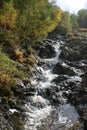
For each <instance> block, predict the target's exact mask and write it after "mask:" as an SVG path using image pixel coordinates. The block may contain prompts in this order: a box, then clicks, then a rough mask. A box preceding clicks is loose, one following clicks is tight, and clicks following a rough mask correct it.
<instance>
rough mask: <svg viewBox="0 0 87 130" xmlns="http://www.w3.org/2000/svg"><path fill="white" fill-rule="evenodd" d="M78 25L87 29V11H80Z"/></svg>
mask: <svg viewBox="0 0 87 130" xmlns="http://www.w3.org/2000/svg"><path fill="white" fill-rule="evenodd" d="M78 24H79V27H80V28H87V9H81V10H79V11H78Z"/></svg>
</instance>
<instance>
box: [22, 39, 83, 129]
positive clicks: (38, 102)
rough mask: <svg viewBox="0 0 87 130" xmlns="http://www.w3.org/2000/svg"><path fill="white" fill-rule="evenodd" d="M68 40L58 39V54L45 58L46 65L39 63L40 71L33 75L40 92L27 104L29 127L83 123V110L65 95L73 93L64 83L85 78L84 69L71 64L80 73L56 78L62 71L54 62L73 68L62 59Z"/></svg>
mask: <svg viewBox="0 0 87 130" xmlns="http://www.w3.org/2000/svg"><path fill="white" fill-rule="evenodd" d="M64 44H65V43H64V42H62V41H60V40H54V41H52V43H51V46H52V47H53V48H54V51H55V53H56V55H55V56H54V57H52V58H45V59H44V58H43V59H42V58H41V59H39V60H40V61H42V65H40V66H37V67H36V70H37V74H35V75H34V76H33V77H32V78H31V85H32V86H34V87H35V89H36V92H35V93H34V96H31V98H30V100H29V102H27V103H26V104H25V106H24V107H25V109H26V123H25V130H44V129H45V130H68V129H69V128H71V127H72V126H73V125H74V124H75V123H77V124H79V114H78V113H77V111H76V109H75V107H74V106H73V105H71V104H70V103H69V102H68V99H67V98H66V97H64V96H63V94H64V93H66V94H67V95H68V94H69V93H71V91H70V90H65V88H64V87H63V86H61V83H65V85H67V83H69V82H71V81H72V82H74V83H79V82H81V80H82V78H81V77H80V75H82V73H83V72H82V71H81V70H80V69H76V68H75V67H71V68H70V70H72V71H73V72H74V73H75V74H76V75H71V76H68V75H66V74H65V75H64V76H65V78H67V79H66V80H64V81H63V82H61V83H60V84H56V83H55V82H53V80H54V79H56V78H57V79H58V78H59V76H60V75H59V74H55V73H53V68H54V66H55V65H56V64H57V63H59V62H61V65H62V66H63V67H66V68H69V67H70V66H69V65H67V64H66V63H65V62H63V61H61V60H60V59H59V55H60V53H61V51H62V50H61V46H63V45H64ZM55 89H56V90H55Z"/></svg>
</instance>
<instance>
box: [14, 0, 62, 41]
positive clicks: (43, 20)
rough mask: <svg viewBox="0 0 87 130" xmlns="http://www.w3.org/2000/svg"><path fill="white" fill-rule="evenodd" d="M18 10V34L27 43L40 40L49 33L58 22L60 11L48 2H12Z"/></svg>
mask: <svg viewBox="0 0 87 130" xmlns="http://www.w3.org/2000/svg"><path fill="white" fill-rule="evenodd" d="M14 3H15V8H16V9H17V10H18V18H17V26H18V27H19V30H18V32H20V36H22V38H23V37H24V39H25V38H26V37H28V42H29V41H32V42H36V41H38V40H42V39H43V38H44V37H46V36H47V34H48V32H51V31H52V30H53V29H54V28H55V27H56V26H57V24H58V22H59V21H60V15H61V9H59V8H58V7H57V6H55V5H53V4H52V3H50V2H49V1H48V0H43V1H38V0H30V1H28V0H25V1H22V0H19V1H18V0H14Z"/></svg>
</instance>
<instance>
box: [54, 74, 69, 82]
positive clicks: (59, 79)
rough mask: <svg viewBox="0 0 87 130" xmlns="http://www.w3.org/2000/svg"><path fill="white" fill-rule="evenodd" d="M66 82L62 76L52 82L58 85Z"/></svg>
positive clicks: (65, 78)
mask: <svg viewBox="0 0 87 130" xmlns="http://www.w3.org/2000/svg"><path fill="white" fill-rule="evenodd" d="M64 80H67V77H65V76H63V75H59V76H58V77H57V78H55V79H53V81H52V82H54V83H56V84H59V83H60V82H62V81H64Z"/></svg>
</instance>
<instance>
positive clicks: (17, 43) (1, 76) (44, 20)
mask: <svg viewBox="0 0 87 130" xmlns="http://www.w3.org/2000/svg"><path fill="white" fill-rule="evenodd" d="M34 3H35V4H34ZM86 16H87V10H85V9H83V10H80V11H79V12H78V14H77V15H75V14H70V13H69V12H66V11H63V10H61V9H60V8H59V7H58V6H56V5H55V2H54V1H53V0H52V1H51V2H49V0H41V1H38V0H24V1H23V0H1V1H0V96H9V95H11V94H12V92H11V89H12V88H13V87H15V86H17V84H18V81H17V79H18V78H21V79H22V80H26V78H25V77H28V78H29V76H30V75H31V74H32V67H33V66H34V64H35V61H36V60H35V57H34V55H35V51H34V49H33V46H35V45H36V43H37V42H38V43H40V41H42V40H43V39H44V38H46V37H47V35H48V34H49V33H50V32H51V31H52V30H54V29H55V28H58V31H59V32H60V34H66V33H71V32H72V30H76V29H77V28H79V27H81V28H86V27H87V17H86ZM20 63H21V64H22V63H27V65H26V69H25V67H24V66H22V67H19V66H21V65H20ZM23 67H24V69H23ZM26 72H27V73H28V76H27V74H26ZM25 75H26V76H25ZM27 80H28V79H27Z"/></svg>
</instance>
